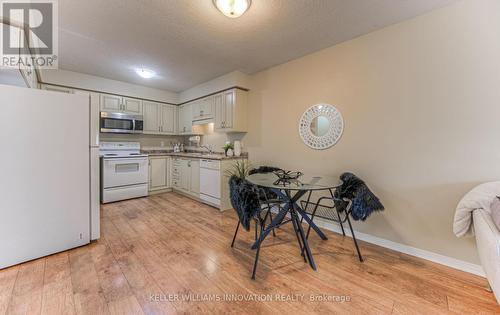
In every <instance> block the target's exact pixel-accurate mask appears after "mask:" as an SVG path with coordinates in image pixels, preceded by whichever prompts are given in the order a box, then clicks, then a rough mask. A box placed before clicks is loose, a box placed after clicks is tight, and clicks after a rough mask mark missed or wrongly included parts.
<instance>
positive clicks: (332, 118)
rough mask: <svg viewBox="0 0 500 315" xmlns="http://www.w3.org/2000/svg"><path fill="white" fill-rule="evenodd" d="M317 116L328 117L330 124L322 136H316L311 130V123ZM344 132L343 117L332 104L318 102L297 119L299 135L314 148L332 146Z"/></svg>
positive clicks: (319, 148) (323, 148) (321, 148)
mask: <svg viewBox="0 0 500 315" xmlns="http://www.w3.org/2000/svg"><path fill="white" fill-rule="evenodd" d="M319 116H324V117H326V118H328V121H329V122H330V126H329V129H328V132H327V133H326V134H325V135H323V136H316V135H315V134H313V133H312V131H311V123H312V122H313V121H314V119H316V118H317V117H319ZM343 132H344V118H343V117H342V114H341V113H340V111H339V110H338V109H337V108H336V107H335V106H333V105H330V104H325V103H320V104H316V105H313V106H311V107H309V108H308V109H307V110H306V111H305V112H304V114H303V115H302V117H301V118H300V121H299V135H300V137H301V138H302V141H304V143H305V144H306V145H307V146H308V147H310V148H312V149H315V150H325V149H328V148H331V147H332V146H334V145H335V144H336V143H337V142H338V141H339V140H340V138H341V137H342V133H343Z"/></svg>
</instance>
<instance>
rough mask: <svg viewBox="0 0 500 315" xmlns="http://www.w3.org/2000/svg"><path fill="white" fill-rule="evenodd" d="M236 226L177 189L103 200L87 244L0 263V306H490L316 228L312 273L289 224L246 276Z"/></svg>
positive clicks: (397, 258) (452, 282)
mask: <svg viewBox="0 0 500 315" xmlns="http://www.w3.org/2000/svg"><path fill="white" fill-rule="evenodd" d="M236 224H237V218H236V216H235V213H234V211H226V212H224V213H221V212H219V211H218V210H216V209H214V208H212V207H210V206H207V205H204V204H201V203H198V202H196V201H194V200H191V199H189V198H187V197H185V196H183V195H180V194H177V193H166V194H158V195H154V196H150V197H147V198H139V199H134V200H128V201H123V202H117V203H112V204H107V205H104V206H103V207H102V214H101V233H102V237H101V239H100V240H99V241H97V242H92V244H90V245H88V246H83V247H80V248H76V249H73V250H70V251H66V252H63V253H60V254H57V255H52V256H49V257H46V258H42V259H38V260H35V261H32V262H28V263H25V264H21V265H19V266H15V267H13V268H7V269H5V270H0V314H3V313H8V314H11V313H12V314H17V313H19V314H21V313H22V314H32V313H34V314H39V313H44V314H74V313H77V314H92V315H93V314H221V313H227V314H238V315H239V314H252V315H255V314H500V306H499V305H498V304H497V303H496V301H495V299H494V297H493V295H492V294H491V293H488V292H486V291H485V290H484V286H485V285H486V282H485V279H483V278H480V277H477V276H474V275H469V274H467V273H464V272H461V271H457V270H454V269H450V268H448V267H446V266H442V265H437V264H434V263H432V262H428V261H425V260H422V259H418V258H415V257H412V256H408V255H405V254H402V253H398V252H395V251H392V250H389V249H386V248H381V247H378V246H376V245H373V244H368V243H365V242H362V241H360V242H359V243H360V247H361V250H362V252H363V256H364V258H365V261H364V262H363V263H360V262H359V261H358V259H357V256H356V252H355V250H354V246H353V243H352V239H350V238H348V237H342V236H341V235H339V234H336V233H331V232H328V231H327V232H326V234H327V236H328V238H329V240H328V241H322V240H320V239H319V238H318V237H317V236H316V235H315V234H314V233H313V234H312V236H311V238H310V245H311V249H312V252H313V255H314V258H315V260H316V263H317V265H318V270H317V271H313V270H312V269H311V268H310V267H309V265H308V264H306V263H304V261H303V258H302V257H301V256H300V253H299V249H298V247H297V240H296V237H295V234H294V233H293V230H292V228H291V225H285V226H283V227H282V228H280V229H278V230H277V236H276V237H272V236H270V237H268V238H267V239H266V240H265V242H264V243H263V244H262V247H261V256H260V259H259V265H258V269H257V279H256V280H251V279H250V275H251V271H252V267H253V262H254V258H255V251H254V250H251V249H250V247H251V245H252V244H253V242H254V233H253V226H252V230H251V231H250V232H247V231H244V229H240V231H239V233H238V236H237V239H236V242H235V246H234V248H231V247H230V243H231V240H232V237H233V233H234V229H235V227H236ZM216 297H217V298H218V299H216ZM294 297H295V298H294Z"/></svg>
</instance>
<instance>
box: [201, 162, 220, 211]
mask: <svg viewBox="0 0 500 315" xmlns="http://www.w3.org/2000/svg"><path fill="white" fill-rule="evenodd" d="M200 198H201V200H203V201H205V202H206V203H207V204H209V205H212V206H217V207H219V206H220V198H221V174H220V161H217V160H201V161H200Z"/></svg>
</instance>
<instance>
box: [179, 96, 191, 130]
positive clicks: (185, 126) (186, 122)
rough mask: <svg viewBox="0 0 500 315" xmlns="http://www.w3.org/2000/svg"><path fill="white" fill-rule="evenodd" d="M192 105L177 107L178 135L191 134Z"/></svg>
mask: <svg viewBox="0 0 500 315" xmlns="http://www.w3.org/2000/svg"><path fill="white" fill-rule="evenodd" d="M192 110H193V104H192V103H188V104H184V105H181V106H179V134H181V135H190V134H192V133H193V111H192Z"/></svg>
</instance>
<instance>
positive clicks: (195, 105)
mask: <svg viewBox="0 0 500 315" xmlns="http://www.w3.org/2000/svg"><path fill="white" fill-rule="evenodd" d="M189 105H190V106H191V112H192V113H193V118H200V117H201V116H202V110H203V109H202V106H203V104H202V102H201V101H200V100H197V101H193V102H191V103H189Z"/></svg>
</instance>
